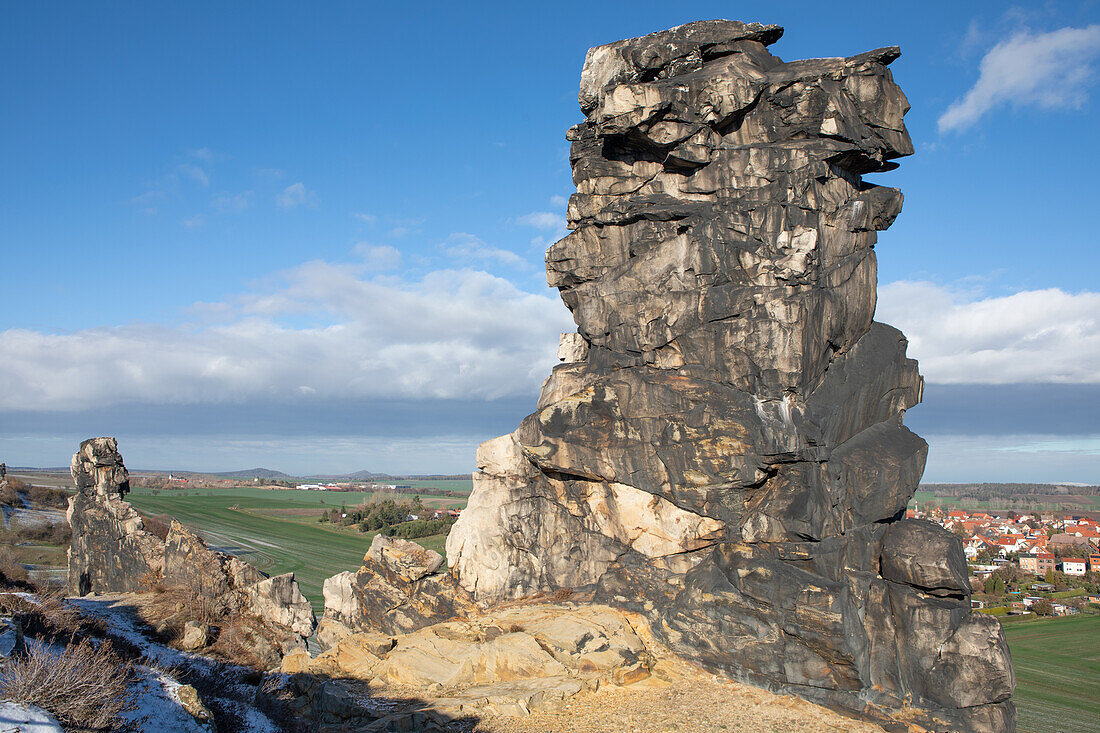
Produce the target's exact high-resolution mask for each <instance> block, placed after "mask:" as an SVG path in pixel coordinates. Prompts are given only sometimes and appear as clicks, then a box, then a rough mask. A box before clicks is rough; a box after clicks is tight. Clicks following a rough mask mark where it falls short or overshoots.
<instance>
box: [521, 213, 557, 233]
mask: <svg viewBox="0 0 1100 733" xmlns="http://www.w3.org/2000/svg"><path fill="white" fill-rule="evenodd" d="M516 221H517V222H519V223H520V224H522V225H523V226H528V227H534V228H535V229H565V218H564V217H562V216H561V214H552V213H550V212H549V211H532V212H531V213H530V214H524V215H523V216H521V217H518V218H517V219H516Z"/></svg>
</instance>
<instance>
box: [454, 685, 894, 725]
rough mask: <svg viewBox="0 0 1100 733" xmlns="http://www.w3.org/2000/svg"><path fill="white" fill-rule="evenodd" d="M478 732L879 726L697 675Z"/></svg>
mask: <svg viewBox="0 0 1100 733" xmlns="http://www.w3.org/2000/svg"><path fill="white" fill-rule="evenodd" d="M474 730H475V731H477V732H478V733H481V732H484V733H666V731H685V733H687V732H694V731H715V732H717V731H722V732H723V733H726V732H728V733H758V732H759V731H767V732H768V733H802V732H803V731H822V732H824V731H851V732H853V733H856V732H858V733H864V732H866V733H872V732H874V733H878V732H880V731H882V728H880V727H878V726H877V725H873V724H871V723H865V722H862V721H858V720H852V719H851V718H846V717H844V716H842V715H839V714H837V713H834V712H833V711H831V710H827V709H825V708H822V707H819V706H817V705H813V704H811V703H808V702H806V701H804V700H800V699H798V698H796V697H791V696H790V695H773V694H771V693H769V692H765V691H763V690H758V689H756V688H753V687H748V686H746V685H741V684H738V683H736V682H731V681H729V680H723V679H720V678H718V677H710V678H707V677H706V676H704V675H702V674H700V675H699V676H698V677H697V678H695V679H694V680H692V681H691V682H690V684H684V685H672V684H668V685H661V686H656V685H649V686H641V687H635V688H623V689H614V688H611V689H605V690H600V691H597V692H594V693H588V692H586V693H582V694H581V695H578V696H577V697H576V698H574V699H572V700H570V701H568V702H566V703H564V704H562V705H561V706H559V707H557V708H555V709H547V710H542V711H538V712H535V713H532V714H531V715H530V716H528V717H526V718H499V717H498V718H489V719H485V720H483V721H481V722H480V723H478V724H477V726H476V727H475V728H474Z"/></svg>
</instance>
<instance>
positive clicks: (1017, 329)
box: [875, 281, 1100, 384]
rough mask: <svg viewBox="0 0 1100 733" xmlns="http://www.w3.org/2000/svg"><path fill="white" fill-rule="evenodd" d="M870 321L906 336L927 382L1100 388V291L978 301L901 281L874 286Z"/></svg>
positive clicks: (949, 290)
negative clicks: (876, 288) (875, 297)
mask: <svg viewBox="0 0 1100 733" xmlns="http://www.w3.org/2000/svg"><path fill="white" fill-rule="evenodd" d="M875 318H876V319H877V320H879V321H884V322H886V323H889V324H891V325H893V326H896V327H898V328H900V329H901V330H902V331H904V332H905V335H906V336H908V338H909V355H910V356H913V357H915V358H917V359H919V360H920V365H921V372H922V373H923V374H924V376H925V378H926V379H927V380H928V381H929V382H938V383H944V384H951V383H955V384H961V383H981V384H1012V383H1024V382H1062V383H1078V384H1082V383H1088V384H1095V383H1100V293H1094V292H1082V293H1067V292H1065V291H1063V290H1060V289H1058V288H1049V289H1045V290H1028V291H1023V292H1019V293H1015V294H1013V295H1008V296H1003V297H983V296H981V295H974V294H972V293H966V292H961V291H958V290H954V289H952V288H948V287H944V286H940V285H935V284H933V283H929V282H905V281H902V282H895V283H890V284H888V285H885V286H883V287H880V288H879V300H878V310H877V312H876V315H875Z"/></svg>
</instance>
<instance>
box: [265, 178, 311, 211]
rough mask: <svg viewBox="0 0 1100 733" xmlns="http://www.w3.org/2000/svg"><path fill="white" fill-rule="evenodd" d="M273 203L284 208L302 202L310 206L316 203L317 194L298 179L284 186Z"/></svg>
mask: <svg viewBox="0 0 1100 733" xmlns="http://www.w3.org/2000/svg"><path fill="white" fill-rule="evenodd" d="M275 203H277V204H278V205H279V206H281V207H282V208H284V209H293V208H295V207H296V206H301V205H302V204H309V205H311V206H312V205H314V204H316V203H317V194H316V193H315V192H313V191H310V190H309V189H308V188H306V186H305V184H304V183H302V182H300V181H299V182H298V183H292V184H290V185H289V186H287V187H286V188H284V189H283V191H282V193H280V194H279V195H277V196H276V197H275Z"/></svg>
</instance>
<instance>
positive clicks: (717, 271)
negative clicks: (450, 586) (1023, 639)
mask: <svg viewBox="0 0 1100 733" xmlns="http://www.w3.org/2000/svg"><path fill="white" fill-rule="evenodd" d="M781 35H782V29H781V28H779V27H778V26H764V25H760V24H744V23H738V22H730V21H708V22H700V23H691V24H688V25H685V26H680V27H678V28H674V29H671V30H668V31H663V32H660V33H655V34H652V35H649V36H645V37H642V38H636V39H631V40H626V41H620V42H617V43H612V44H608V45H605V46H599V47H597V48H593V49H592V50H590V51H589V52H588V55H587V57H586V59H585V64H584V69H583V71H582V74H581V89H580V96H579V100H580V105H581V110H582V111H583V113H584V115H585V119H584V121H583V122H581V123H580V124H578V125H576V126H575V127H573V128H572V129H570V130H569V133H568V136H567V137H568V139H569V140H570V141H571V142H572V153H571V161H572V166H573V177H574V181H575V183H576V186H577V193H576V194H574V195H573V196H572V198H571V199H570V201H569V208H568V220H569V226H570V228H571V229H572V230H573V231H572V233H570V234H569V235H568V236H567V237H565V238H564V239H562V240H561V241H559V242H557V243H556V244H554V245H553V246H551V247H550V249H549V250H548V252H547V255H546V269H547V277H548V281H549V283H550V285H551V286H554V287H556V288H558V289H559V291H560V293H561V296H562V299H563V300H564V302H565V304H566V305H567V306H568V307H569V309H570V310H571V311H572V313H573V317H574V320H575V321H576V323H577V326H578V330H577V333H575V334H568V335H566V336H564V337H563V340H562V344H561V348H560V351H559V358H560V359H561V360H562V362H563V363H562V364H560V365H559V366H558V367H556V368H555V369H554V371H553V373H552V374H551V375H550V377H549V378H548V379H547V380H546V383H545V384H544V386H543V390H542V394H541V396H540V399H539V403H538V409H537V411H536V412H535V413H534V414H532V415H530V416H529V417H527V418H526V419H525V420H523V422H522V423H521V425H520V427H519V429H518V430H516V432H514V433H512V434H511V435H507V436H504V437H501V438H497V439H496V440H493V441H489V442H488V443H485V444H484V445H482V446H481V448H480V449H479V451H478V456H477V467H478V472H477V473H475V475H474V491H473V494H472V496H471V498H470V502H469V506H468V508H467V509H466V510H465V511H464V512H463V514H462V517H461V519H460V520H459V521H458V523H457V524H456V525H455V526H454V528H453V530H452V532H451V534H450V536H449V538H448V541H447V557H448V564H449V567H450V571H451V575H452V576H453V578H454V579H455V581H456V582H457V583H458V585H459V586H460V587H461V588H462V589H463V591H465V592H466V593H468V594H469V596H470V597H472V598H473V599H475V600H476V601H477V602H479V603H482V604H491V603H495V602H500V601H505V600H509V599H517V598H522V597H527V596H530V595H532V594H536V593H552V592H554V591H558V590H561V589H574V590H584V591H588V592H591V593H593V594H594V596H595V598H596V599H597V600H599V601H602V602H604V603H607V604H609V605H613V606H617V607H620V608H624V609H628V610H630V611H635V612H638V613H640V614H643V615H644V616H646V617H647V618H648V619H649V620H650V622H651V623H652V625H653V628H654V630H655V633H656V634H657V635H658V636H659V637H660V638H661V640H662V641H663V642H664V643H666V644H668V645H669V647H671V648H672V649H673V650H674V651H675V652H677V653H679V654H682V655H684V656H686V657H688V658H690V659H694V660H697V661H699V662H701V663H703V664H704V665H706V666H707V667H709V668H711V669H714V670H719V671H722V672H724V673H726V674H729V675H731V676H733V677H736V678H738V679H741V680H744V681H750V682H752V683H754V684H757V685H760V686H764V687H767V688H770V689H773V690H784V691H790V692H794V693H796V694H798V695H801V696H803V697H806V698H809V699H812V700H815V701H818V702H822V703H826V704H828V705H831V706H834V707H838V708H842V709H846V710H849V711H852V712H855V713H859V714H863V715H866V716H869V717H871V718H874V719H876V720H881V721H894V722H905V723H906V724H914V725H918V726H920V727H923V728H926V729H929V730H965V731H1006V730H1011V729H1013V728H1014V721H1015V713H1014V708H1013V705H1012V703H1011V701H1010V699H1009V698H1010V696H1011V694H1012V691H1013V687H1014V677H1013V671H1012V665H1011V662H1010V659H1009V655H1008V649H1007V645H1006V643H1005V640H1004V636H1003V634H1002V633H1001V631H1000V627H999V625H998V624H997V622H996V621H995V620H993V619H992V618H989V617H987V616H982V615H972V614H971V613H970V603H969V593H970V589H969V585H968V583H967V578H966V567H965V563H964V561H963V556H962V552H961V546H960V544H959V542H958V541H957V539H955V538H954V537H953V536H952V535H950V534H949V533H947V532H945V531H943V530H941V529H939V528H938V527H935V526H933V525H930V524H926V523H922V522H916V521H912V520H907V519H905V506H906V504H907V502H908V501H909V499H910V498H911V497H912V495H913V492H914V491H915V489H916V486H917V483H918V481H919V479H920V476H921V473H922V472H923V469H924V462H925V457H926V453H927V445H926V444H925V442H924V441H923V440H921V439H920V438H919V437H917V436H916V435H914V434H913V433H912V432H910V431H909V430H908V429H907V428H906V427H905V425H904V415H905V411H906V410H908V409H909V408H911V407H913V406H915V405H916V404H917V403H918V402H920V399H921V391H922V381H921V378H920V376H919V374H918V372H917V365H916V362H914V361H913V360H912V359H909V358H907V357H906V353H905V352H906V345H907V343H906V340H905V337H904V336H903V335H902V334H901V333H900V332H899V331H897V330H896V329H894V328H891V327H890V326H887V325H884V324H881V323H876V322H874V320H873V317H874V312H875V299H876V293H875V290H876V260H875V252H874V245H875V243H876V238H877V232H878V231H881V230H884V229H886V228H887V227H889V226H890V224H891V223H892V222H893V220H894V218H895V217H896V216H897V215H898V213H899V212H900V210H901V204H902V196H901V192H900V191H898V190H897V189H893V188H886V187H883V186H879V185H875V184H872V183H869V182H867V181H865V180H863V175H865V174H868V173H876V172H883V171H889V170H891V169H893V168H896V167H897V165H896V163H894V162H893V161H894V159H896V158H900V157H903V156H906V155H910V154H911V153H912V152H913V147H912V144H911V142H910V140H909V135H908V133H907V132H906V129H905V126H904V123H903V116H904V114H905V113H906V111H907V110H908V108H909V104H908V102H907V100H906V98H905V95H904V94H903V93H902V92H901V90H900V89H899V88H898V86H897V85H896V84H895V83H894V80H893V78H892V75H891V73H890V71H889V69H888V65H889V64H890V63H891V62H892V61H894V60H895V59H896V58H898V56H899V51H898V49H897V48H883V49H878V50H875V51H870V52H868V53H864V54H860V55H857V56H853V57H850V58H831V59H812V60H806V61H795V62H783V61H782V60H781V59H779V58H777V57H776V56H773V55H772V54H771V53H770V52H769V51H768V50H767V47H768V46H769V45H771V44H773V43H774V42H775V41H777V40H778V39H779V37H780V36H781Z"/></svg>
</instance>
